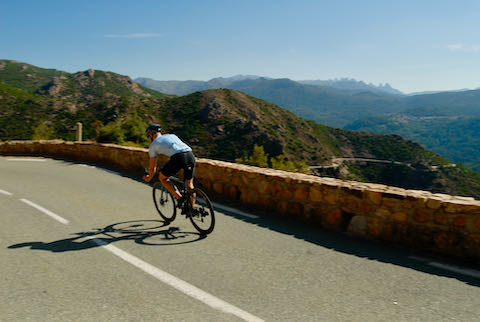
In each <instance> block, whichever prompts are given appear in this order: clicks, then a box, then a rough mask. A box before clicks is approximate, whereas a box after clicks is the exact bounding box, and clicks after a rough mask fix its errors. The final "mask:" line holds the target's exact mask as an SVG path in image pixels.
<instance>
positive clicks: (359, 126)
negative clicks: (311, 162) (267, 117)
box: [137, 76, 480, 171]
mask: <svg viewBox="0 0 480 322" xmlns="http://www.w3.org/2000/svg"><path fill="white" fill-rule="evenodd" d="M137 81H138V82H139V83H141V84H143V85H145V86H146V87H150V88H153V89H157V90H160V91H163V92H166V93H170V94H175V93H176V92H175V91H176V89H178V88H182V89H183V90H184V93H188V92H190V91H193V90H194V88H193V87H192V86H185V87H184V85H188V84H190V83H189V82H176V83H174V84H173V83H171V82H160V81H153V80H148V81H147V80H145V79H137ZM198 84H202V86H205V87H208V88H225V87H226V88H232V89H235V90H238V91H241V92H244V93H246V94H248V95H251V96H254V97H258V98H261V99H264V100H266V101H269V102H272V103H274V104H277V105H279V106H281V107H283V108H285V109H288V110H290V111H292V112H293V113H295V114H297V115H299V116H301V117H303V118H306V119H309V120H314V121H316V122H319V123H322V124H326V125H329V126H333V127H340V128H345V129H354V130H362V131H369V132H375V133H384V134H389V133H395V134H399V135H402V136H403V137H405V138H408V139H411V140H414V141H416V142H419V143H421V144H423V145H424V146H425V147H427V148H428V149H431V150H432V151H435V152H437V153H439V154H441V155H443V156H445V157H447V158H449V159H451V160H453V161H455V162H461V163H464V164H466V165H467V166H469V167H470V168H472V169H475V170H478V171H480V149H478V146H479V143H480V127H479V126H478V124H479V123H480V122H479V120H478V119H477V118H479V117H480V90H478V89H477V90H457V91H445V92H436V93H430V94H417V95H403V94H402V93H401V92H400V91H398V90H395V89H392V88H391V87H390V86H389V85H388V84H385V85H380V86H374V85H372V84H366V83H364V82H361V81H356V80H351V79H340V80H330V81H300V82H295V81H292V80H290V79H267V78H262V77H257V76H248V77H246V76H245V77H242V76H237V77H234V78H230V79H226V78H215V79H212V80H211V81H209V82H199V83H198ZM167 85H169V86H171V87H170V89H169V90H167V88H166V86H167ZM173 85H174V86H173Z"/></svg>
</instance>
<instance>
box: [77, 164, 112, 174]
mask: <svg viewBox="0 0 480 322" xmlns="http://www.w3.org/2000/svg"><path fill="white" fill-rule="evenodd" d="M78 165H79V166H81V167H85V168H91V169H100V170H103V171H105V172H108V173H112V174H116V175H120V172H116V171H113V170H109V169H105V168H99V167H96V166H94V165H89V164H84V163H80V164H78Z"/></svg>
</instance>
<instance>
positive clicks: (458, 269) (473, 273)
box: [408, 255, 480, 278]
mask: <svg viewBox="0 0 480 322" xmlns="http://www.w3.org/2000/svg"><path fill="white" fill-rule="evenodd" d="M408 257H409V258H411V259H414V260H416V261H419V262H423V263H426V264H427V265H430V266H433V267H437V268H441V269H444V270H447V271H451V272H455V273H459V274H463V275H467V276H471V277H475V278H480V271H478V270H475V269H470V268H462V267H458V266H454V265H449V264H444V263H439V262H433V261H431V260H430V259H428V258H425V257H420V256H415V255H412V256H408Z"/></svg>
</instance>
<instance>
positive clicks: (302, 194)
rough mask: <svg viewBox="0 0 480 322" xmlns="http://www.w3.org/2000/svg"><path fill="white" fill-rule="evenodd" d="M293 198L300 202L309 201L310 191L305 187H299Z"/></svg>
mask: <svg viewBox="0 0 480 322" xmlns="http://www.w3.org/2000/svg"><path fill="white" fill-rule="evenodd" d="M293 198H294V199H295V200H299V201H306V200H308V190H307V189H306V188H305V187H303V186H299V187H297V188H296V189H295V192H294V193H293Z"/></svg>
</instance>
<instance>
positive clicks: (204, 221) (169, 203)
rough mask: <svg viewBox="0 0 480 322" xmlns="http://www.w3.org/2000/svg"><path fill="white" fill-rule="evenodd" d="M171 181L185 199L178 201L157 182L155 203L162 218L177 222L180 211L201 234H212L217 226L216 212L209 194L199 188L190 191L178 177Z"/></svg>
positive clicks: (154, 186)
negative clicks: (176, 218)
mask: <svg viewBox="0 0 480 322" xmlns="http://www.w3.org/2000/svg"><path fill="white" fill-rule="evenodd" d="M170 181H171V182H172V183H173V186H174V187H175V189H178V191H179V192H180V194H181V195H182V196H183V197H182V199H180V200H177V199H176V198H175V197H174V196H173V195H172V194H171V193H170V192H169V191H168V190H167V189H166V188H165V187H164V186H163V185H162V183H161V182H160V181H157V182H155V183H154V184H153V191H152V194H153V202H154V203H155V207H156V208H157V211H158V213H159V214H160V216H161V217H162V218H163V219H164V220H165V221H166V222H167V223H170V222H172V221H174V220H175V217H176V216H177V211H180V213H181V214H182V215H185V216H186V217H187V218H189V219H190V221H191V222H192V225H193V227H195V229H196V230H198V232H199V233H200V234H202V235H207V234H210V233H211V232H212V231H213V228H214V226H215V212H214V210H213V207H212V203H211V202H210V199H209V198H208V196H207V194H206V193H205V192H204V191H203V190H201V189H199V188H195V189H194V190H193V191H188V190H187V187H186V186H185V182H184V181H183V180H180V179H179V178H177V177H174V176H171V177H170Z"/></svg>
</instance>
